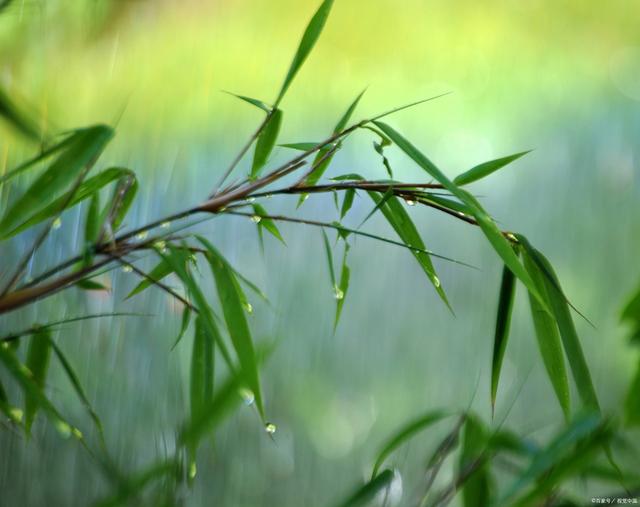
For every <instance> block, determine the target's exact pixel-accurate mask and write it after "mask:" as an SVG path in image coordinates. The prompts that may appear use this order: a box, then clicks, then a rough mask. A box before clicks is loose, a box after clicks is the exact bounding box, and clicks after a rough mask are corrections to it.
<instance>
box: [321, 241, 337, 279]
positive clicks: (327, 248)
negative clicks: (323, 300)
mask: <svg viewBox="0 0 640 507" xmlns="http://www.w3.org/2000/svg"><path fill="white" fill-rule="evenodd" d="M322 241H323V244H324V252H325V255H326V256H327V266H329V277H330V279H331V288H332V290H334V291H335V290H336V288H337V287H338V285H337V283H336V271H335V269H334V267H333V252H332V251H331V244H330V243H329V238H328V237H327V233H326V232H324V229H323V230H322Z"/></svg>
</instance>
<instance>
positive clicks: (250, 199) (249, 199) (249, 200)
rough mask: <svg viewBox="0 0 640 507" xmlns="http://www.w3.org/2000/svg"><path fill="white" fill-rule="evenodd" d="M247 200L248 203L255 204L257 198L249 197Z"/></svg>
mask: <svg viewBox="0 0 640 507" xmlns="http://www.w3.org/2000/svg"><path fill="white" fill-rule="evenodd" d="M245 200H246V201H247V202H254V201H255V200H256V198H255V197H247V198H246V199H245Z"/></svg>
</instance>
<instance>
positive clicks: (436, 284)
mask: <svg viewBox="0 0 640 507" xmlns="http://www.w3.org/2000/svg"><path fill="white" fill-rule="evenodd" d="M433 285H435V286H436V288H438V287H440V278H438V277H437V276H434V277H433Z"/></svg>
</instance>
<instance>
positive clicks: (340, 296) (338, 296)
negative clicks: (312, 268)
mask: <svg viewBox="0 0 640 507" xmlns="http://www.w3.org/2000/svg"><path fill="white" fill-rule="evenodd" d="M333 297H334V298H336V299H337V300H338V301H339V300H341V299H344V291H343V290H342V289H341V288H340V287H338V286H337V285H336V286H335V287H334V288H333Z"/></svg>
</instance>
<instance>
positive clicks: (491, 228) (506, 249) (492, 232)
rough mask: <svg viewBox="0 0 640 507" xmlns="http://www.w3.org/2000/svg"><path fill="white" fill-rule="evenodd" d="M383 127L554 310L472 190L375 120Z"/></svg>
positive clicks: (404, 139)
mask: <svg viewBox="0 0 640 507" xmlns="http://www.w3.org/2000/svg"><path fill="white" fill-rule="evenodd" d="M373 123H374V124H375V125H376V126H377V127H378V128H379V129H380V130H382V131H383V132H384V133H385V134H386V135H387V136H388V137H389V138H390V139H391V140H392V141H393V143H395V144H396V146H398V147H399V148H400V149H401V150H402V151H404V152H405V153H406V154H407V155H408V156H409V157H410V158H411V159H412V160H413V161H414V162H416V164H418V165H419V166H420V167H421V168H422V169H424V170H425V171H426V172H427V173H428V174H429V175H430V176H432V177H433V178H435V180H436V181H438V183H440V184H441V185H442V186H443V187H444V188H446V189H447V190H448V191H449V192H451V193H452V194H453V195H454V196H455V197H457V198H458V199H460V200H461V201H462V202H463V203H464V204H465V205H466V206H467V207H468V208H469V211H470V213H471V214H472V215H473V216H474V218H475V219H476V221H477V222H478V225H479V226H480V228H481V229H482V232H483V233H484V235H485V236H486V237H487V239H488V240H489V243H491V245H492V246H493V248H494V250H495V251H496V253H497V254H498V255H499V256H500V257H501V258H502V260H503V261H504V263H505V264H506V265H507V266H508V267H509V269H510V270H511V271H513V274H514V275H516V276H517V277H518V278H519V279H520V281H522V283H524V285H525V287H527V289H528V290H529V292H531V293H532V294H534V296H535V297H536V298H537V299H538V301H539V302H540V304H541V305H542V306H543V308H544V309H545V310H546V311H549V312H550V311H551V310H550V309H549V308H548V307H547V304H546V302H545V301H544V300H543V299H542V298H541V297H540V295H539V294H538V291H537V288H536V286H535V285H534V283H533V280H531V277H530V276H529V274H528V273H527V272H526V270H525V269H524V267H523V266H522V264H520V261H519V260H518V257H517V256H516V254H515V253H514V252H513V249H512V248H511V245H510V244H509V241H507V239H506V238H505V237H504V236H503V235H502V232H501V231H500V229H498V227H497V226H496V224H495V223H494V221H493V220H492V219H491V217H490V216H489V215H488V214H487V213H486V211H484V209H483V208H482V206H480V204H479V203H478V202H477V200H476V199H474V198H473V196H471V194H469V193H468V192H466V191H464V190H462V189H461V188H458V186H457V185H455V184H454V183H453V182H452V181H451V180H449V178H447V177H446V176H445V175H444V173H443V172H442V171H440V169H438V168H437V167H436V166H435V165H434V164H433V162H431V160H429V159H428V158H427V157H426V156H425V155H424V154H423V153H422V152H420V150H418V149H417V148H416V147H415V146H413V144H411V143H410V142H409V141H408V140H407V139H406V138H405V137H403V136H402V135H401V134H400V133H398V132H397V131H395V130H394V129H393V128H392V127H390V126H389V125H387V124H386V123H383V122H380V121H374V122H373Z"/></svg>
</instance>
